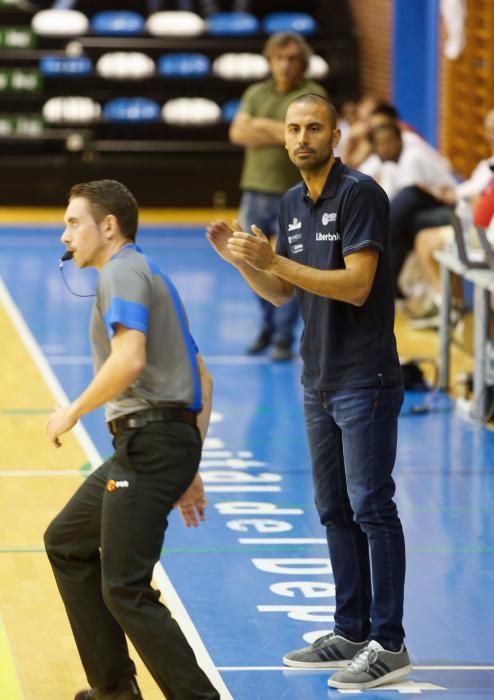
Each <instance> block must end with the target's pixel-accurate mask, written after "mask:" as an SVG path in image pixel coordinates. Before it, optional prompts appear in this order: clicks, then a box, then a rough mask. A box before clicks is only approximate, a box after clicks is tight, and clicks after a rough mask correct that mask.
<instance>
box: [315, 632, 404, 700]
mask: <svg viewBox="0 0 494 700" xmlns="http://www.w3.org/2000/svg"><path fill="white" fill-rule="evenodd" d="M411 671H412V666H411V665H410V657H409V656H408V652H407V650H406V649H405V647H404V646H402V647H401V650H400V651H387V650H386V649H383V647H382V646H381V645H380V644H379V642H376V641H375V640H371V641H370V642H369V643H368V645H367V646H366V647H365V649H363V650H362V651H360V652H359V653H358V654H357V655H356V656H355V658H354V659H353V661H352V662H351V664H350V665H349V666H347V668H345V669H344V670H343V671H337V672H336V673H334V674H333V675H332V676H331V678H330V679H329V680H328V685H329V687H330V688H349V689H356V688H375V687H376V686H378V685H384V684H385V683H390V682H391V681H396V680H397V679H398V678H401V677H402V676H406V675H407V674H409V673H410V672H411Z"/></svg>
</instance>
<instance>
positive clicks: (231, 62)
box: [213, 53, 269, 80]
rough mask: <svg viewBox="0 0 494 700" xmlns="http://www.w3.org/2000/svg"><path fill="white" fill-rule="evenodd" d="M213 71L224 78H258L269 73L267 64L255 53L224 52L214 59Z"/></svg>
mask: <svg viewBox="0 0 494 700" xmlns="http://www.w3.org/2000/svg"><path fill="white" fill-rule="evenodd" d="M213 73H214V74H215V75H217V76H218V77H220V78H223V79H225V80H260V79H262V78H265V77H267V75H268V74H269V64H268V62H267V60H266V59H265V58H264V56H260V55H259V54H257V53H224V54H222V55H221V56H218V58H217V59H216V60H215V61H214V63H213Z"/></svg>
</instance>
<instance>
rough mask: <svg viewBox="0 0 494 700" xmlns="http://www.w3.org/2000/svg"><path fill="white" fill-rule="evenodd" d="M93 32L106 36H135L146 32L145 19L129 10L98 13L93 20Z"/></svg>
mask: <svg viewBox="0 0 494 700" xmlns="http://www.w3.org/2000/svg"><path fill="white" fill-rule="evenodd" d="M91 30H92V31H93V32H94V33H95V34H102V35H105V36H134V35H135V34H142V32H143V31H144V17H142V15H140V14H138V13H137V12H131V11H129V10H115V11H113V10H107V11H103V12H97V13H96V14H95V15H93V17H92V18H91Z"/></svg>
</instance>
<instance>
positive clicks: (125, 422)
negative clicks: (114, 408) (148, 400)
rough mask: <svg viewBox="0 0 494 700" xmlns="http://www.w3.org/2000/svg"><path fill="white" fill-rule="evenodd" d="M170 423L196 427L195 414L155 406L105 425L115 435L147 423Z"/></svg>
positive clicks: (168, 407)
mask: <svg viewBox="0 0 494 700" xmlns="http://www.w3.org/2000/svg"><path fill="white" fill-rule="evenodd" d="M170 421H179V422H181V423H188V424H189V425H197V414H196V413H194V412H193V411H188V410H187V409H186V408H179V407H178V406H163V407H160V406H156V407H154V408H145V409H143V410H142V411H136V412H135V413H127V415H125V416H121V417H120V418H115V419H114V420H111V421H108V423H107V425H108V430H109V431H110V433H111V434H112V435H115V433H119V432H120V431H121V430H135V429H136V428H142V427H143V426H145V425H147V424H148V423H159V422H170Z"/></svg>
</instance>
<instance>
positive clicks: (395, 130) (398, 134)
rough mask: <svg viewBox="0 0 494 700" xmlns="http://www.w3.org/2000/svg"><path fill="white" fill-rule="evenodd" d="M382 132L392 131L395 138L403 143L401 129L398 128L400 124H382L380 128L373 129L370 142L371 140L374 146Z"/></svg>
mask: <svg viewBox="0 0 494 700" xmlns="http://www.w3.org/2000/svg"><path fill="white" fill-rule="evenodd" d="M382 131H390V132H391V133H392V134H393V135H394V136H396V137H397V138H399V139H400V141H401V129H400V127H399V126H398V124H395V123H393V122H390V123H389V124H381V125H380V126H376V127H375V128H374V129H371V132H370V140H371V143H372V144H374V142H375V138H376V136H377V135H378V134H380V133H381V132H382Z"/></svg>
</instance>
